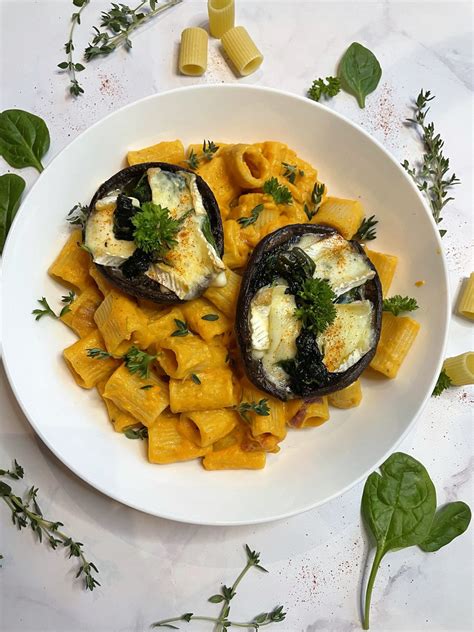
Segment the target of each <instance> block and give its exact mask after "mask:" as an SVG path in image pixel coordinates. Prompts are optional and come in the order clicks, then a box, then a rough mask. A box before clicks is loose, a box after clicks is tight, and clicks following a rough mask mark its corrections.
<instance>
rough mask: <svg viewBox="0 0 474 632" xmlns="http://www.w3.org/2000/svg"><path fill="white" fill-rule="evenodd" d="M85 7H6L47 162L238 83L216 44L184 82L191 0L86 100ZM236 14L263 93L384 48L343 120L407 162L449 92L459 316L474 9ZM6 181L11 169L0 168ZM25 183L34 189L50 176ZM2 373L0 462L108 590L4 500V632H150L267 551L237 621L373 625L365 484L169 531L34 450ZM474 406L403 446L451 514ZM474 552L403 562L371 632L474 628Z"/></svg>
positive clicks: (446, 109) (327, 7)
mask: <svg viewBox="0 0 474 632" xmlns="http://www.w3.org/2000/svg"><path fill="white" fill-rule="evenodd" d="M107 4H108V3H106V2H92V3H91V6H90V7H89V8H88V9H87V10H86V11H85V12H84V20H83V24H84V26H83V28H82V29H81V30H80V32H79V35H78V43H79V44H85V43H86V40H87V38H88V35H89V28H90V26H92V24H94V23H95V21H96V19H97V15H98V12H99V10H100V9H102V8H105V7H106V6H107ZM71 9H72V5H71V2H69V1H67V0H56V1H48V0H37V1H28V2H27V1H23V0H12V1H8V0H0V72H1V75H0V107H1V109H6V108H14V107H18V108H22V109H26V110H29V111H33V112H35V113H37V114H39V115H41V116H43V117H44V118H45V119H46V120H47V122H48V124H49V127H50V130H51V136H52V145H51V150H50V152H49V155H48V157H47V159H46V162H48V161H49V160H50V159H51V158H52V157H53V156H54V155H55V154H56V153H57V152H58V151H60V150H61V148H62V147H64V146H65V145H66V144H67V143H68V142H70V140H71V139H72V138H74V137H75V136H77V135H78V134H79V133H80V132H81V131H83V130H84V129H86V128H87V127H88V126H89V125H91V124H92V123H94V122H95V121H97V120H99V119H100V118H102V117H103V116H105V115H106V114H108V113H109V112H112V111H114V110H115V109H117V108H119V107H121V106H122V105H124V104H126V103H130V102H132V101H134V100H136V99H138V98H140V97H142V96H145V95H148V94H153V93H155V92H157V91H163V90H167V89H169V88H175V87H178V86H182V85H189V84H190V83H194V82H197V83H216V82H234V81H237V80H238V79H236V77H235V76H234V74H233V73H232V71H231V70H230V69H229V68H228V67H227V66H226V63H225V62H224V61H223V60H222V58H221V56H220V54H219V52H218V44H217V42H215V41H213V42H212V43H211V52H210V63H209V71H208V73H207V74H206V75H205V76H204V77H203V78H199V79H194V78H186V77H180V76H178V75H177V74H176V72H175V67H176V52H177V43H178V39H179V34H180V32H181V29H182V28H184V27H185V26H189V25H200V24H203V23H204V22H205V19H206V7H205V2H204V1H191V0H185V1H184V2H183V4H182V5H181V6H179V7H177V8H176V9H174V10H172V11H171V12H170V13H168V14H166V15H164V16H162V17H161V18H159V19H158V20H157V21H156V22H155V23H154V25H153V26H150V27H146V28H145V29H144V30H143V31H142V32H141V33H139V34H137V35H136V36H135V38H134V48H133V53H132V54H130V55H127V54H126V53H125V52H124V51H120V52H118V53H117V54H115V55H113V56H111V57H110V58H107V59H103V60H101V61H98V62H97V63H93V64H92V65H91V66H90V68H89V69H88V70H87V72H85V73H83V74H82V75H81V80H82V82H83V84H84V87H85V89H86V94H85V96H84V97H83V98H81V99H79V100H77V101H71V100H70V99H69V98H67V97H66V96H65V87H66V83H65V80H64V78H63V77H61V76H59V75H58V74H57V73H56V72H55V65H56V63H58V62H59V61H61V59H62V57H63V53H62V52H61V46H62V44H63V42H64V41H65V39H66V30H67V20H68V17H69V15H70V13H71ZM237 16H238V22H239V23H241V24H244V25H246V26H247V27H248V29H249V31H250V32H251V33H252V34H253V35H254V37H255V39H256V41H257V42H258V43H259V45H260V46H261V49H262V51H263V52H264V54H265V57H266V59H265V63H264V65H263V66H262V67H261V69H260V70H259V71H258V72H257V73H256V74H255V75H252V76H250V77H248V78H247V79H246V80H245V81H246V82H247V83H253V84H259V85H267V86H271V87H276V88H282V89H285V90H289V91H292V92H295V93H296V94H304V92H305V90H306V89H307V87H308V86H309V85H310V83H311V80H312V79H313V78H315V77H318V76H325V75H326V74H331V73H333V72H334V69H335V65H336V62H337V60H338V57H339V56H340V54H341V53H342V52H343V50H344V49H345V48H346V47H347V46H348V44H350V43H351V42H352V41H354V40H358V41H361V42H362V43H364V44H366V45H367V46H369V47H370V48H371V49H372V50H374V51H376V53H377V56H378V58H379V59H380V62H381V64H382V67H383V73H384V74H383V78H382V82H381V85H380V87H379V89H378V90H377V92H376V93H375V94H373V95H372V96H371V97H370V98H369V99H368V104H367V108H366V110H359V108H358V107H357V104H356V102H355V101H354V100H353V99H352V98H351V97H349V96H348V95H340V96H339V97H338V98H337V99H335V100H334V101H333V102H331V103H329V104H328V107H333V108H335V109H337V110H338V111H339V112H341V113H343V114H345V115H346V116H348V117H349V118H351V119H352V120H354V121H355V122H357V123H359V124H360V125H362V126H363V127H364V128H365V129H366V130H368V131H369V132H370V133H372V134H373V135H374V136H375V137H377V138H378V139H379V140H381V141H382V142H383V143H384V144H385V146H386V147H388V149H390V150H391V151H392V152H393V153H394V155H395V156H396V157H397V158H398V159H400V160H401V159H403V158H404V157H409V158H411V157H414V156H416V155H417V152H418V146H417V143H416V141H415V139H414V138H413V134H412V133H411V132H409V131H408V130H407V129H405V128H404V127H403V125H402V124H401V122H402V121H403V119H404V118H405V117H406V116H407V114H408V113H409V111H408V103H409V101H410V99H411V98H412V97H414V96H416V94H417V93H418V91H419V89H420V88H421V87H423V88H426V89H430V90H432V92H433V93H434V94H436V95H437V99H436V101H435V103H434V104H433V110H432V111H433V116H434V118H435V120H436V123H437V125H438V127H439V130H440V131H441V132H442V134H443V136H444V137H445V139H446V152H447V154H448V155H449V156H451V157H452V164H453V166H454V167H455V170H456V173H457V174H458V175H459V176H460V177H461V179H462V186H460V187H458V188H457V189H456V192H455V194H456V201H455V202H454V203H452V204H450V205H449V207H448V208H447V209H446V212H445V218H446V219H445V223H444V227H445V228H447V229H448V234H447V235H446V237H445V238H444V244H445V248H446V255H447V260H448V265H449V270H450V280H451V289H452V296H453V304H454V301H455V299H456V296H457V293H458V289H459V285H460V282H461V279H462V277H463V276H466V275H467V274H468V273H469V272H470V271H471V269H472V267H471V266H472V263H470V261H469V257H468V251H469V247H470V244H471V243H472V199H473V198H472V167H473V164H472V120H473V119H472V115H473V98H472V88H473V85H472V84H473V71H472V58H471V56H472V41H473V38H472V17H473V16H472V5H471V3H469V2H455V1H451V2H427V1H422V2H395V1H389V2H387V1H386V2H359V1H357V0H353V1H352V2H317V1H313V2H298V1H296V0H291V1H286V2H275V1H273V2H270V1H268V2H266V1H261V2H254V1H244V0H240V2H239V3H238V8H237ZM169 51H173V52H174V56H173V57H170V54H169ZM240 81H241V80H240ZM190 107H192V104H190ZM289 116H291V113H289ZM0 162H1V161H0ZM7 170H8V166H7V165H5V164H3V163H2V164H0V172H5V171H7ZM25 174H26V177H27V179H28V183H29V184H31V183H33V182H34V180H35V178H36V175H35V173H34V172H33V171H32V170H24V171H23V172H22V175H23V176H25ZM471 261H472V258H471ZM433 308H434V309H435V308H436V306H434V307H433ZM469 346H471V347H472V346H473V339H472V326H470V325H469V324H468V323H467V322H463V321H462V320H461V319H460V318H458V317H457V316H454V317H453V320H452V324H451V330H450V336H449V343H448V349H447V352H448V354H449V355H454V354H456V353H460V352H461V351H464V350H465V349H466V348H467V347H469ZM25 366H27V360H26V361H25ZM1 373H2V374H1V377H0V406H1V416H0V464H1V465H2V467H3V466H7V465H8V464H9V462H10V459H11V458H12V457H16V458H17V459H18V460H19V462H20V463H22V464H23V465H24V466H25V467H26V469H27V474H26V481H25V482H26V484H35V485H37V486H39V488H40V494H41V498H42V507H43V510H44V512H45V513H46V514H48V515H51V516H53V517H56V518H57V519H60V520H61V521H63V522H64V523H65V524H66V525H67V526H68V527H69V528H70V530H71V532H72V533H73V534H75V537H77V538H80V539H81V541H82V542H84V544H85V547H86V549H87V551H88V552H89V554H90V556H91V557H92V558H93V559H94V560H95V561H96V562H97V564H98V566H99V568H100V571H101V572H100V581H101V583H102V587H101V588H100V589H98V590H97V591H95V592H94V593H92V594H91V593H86V592H84V591H82V590H81V588H80V586H79V585H77V584H74V581H73V572H72V570H71V564H70V563H69V561H67V560H66V559H65V557H64V556H63V554H61V553H53V552H51V551H50V550H48V549H47V547H46V546H39V545H37V544H35V543H34V541H33V536H32V534H31V533H30V532H25V533H23V532H22V533H18V532H17V531H16V530H15V529H13V528H12V527H11V525H10V524H9V515H8V513H9V512H8V510H7V509H6V507H4V506H1V505H0V552H1V553H3V555H4V560H3V567H2V569H1V570H0V629H1V630H2V631H5V632H13V631H19V630H21V631H24V632H27V631H35V632H37V631H40V630H45V631H46V630H47V631H48V632H53V631H54V632H79V631H81V632H86V631H87V632H120V631H127V632H128V631H130V632H131V631H137V632H138V631H141V630H145V629H147V628H148V625H149V624H150V623H151V622H153V621H156V620H157V619H159V618H163V617H166V616H171V615H172V614H180V613H182V612H187V611H194V612H198V611H202V612H204V613H211V612H213V611H214V610H215V609H216V606H212V605H211V604H207V603H206V602H205V599H206V597H207V596H209V595H210V594H212V593H213V592H215V590H216V589H217V587H218V586H219V584H220V583H227V584H229V583H230V582H231V581H232V580H233V578H234V576H235V575H236V574H237V573H238V571H239V570H240V567H241V565H242V562H243V559H244V555H243V551H242V544H243V543H245V542H248V543H249V544H250V545H251V546H252V548H255V549H257V550H260V551H262V558H263V561H264V564H265V566H266V567H267V568H268V569H269V571H270V574H269V575H265V576H264V575H262V574H254V575H252V576H251V577H249V578H248V580H247V581H246V582H245V583H244V584H243V585H242V588H241V590H239V595H238V598H236V601H235V605H234V606H233V614H234V616H235V617H236V618H240V619H242V618H244V617H246V616H248V615H254V614H255V613H257V612H259V611H261V610H262V609H265V608H267V609H270V608H272V607H273V606H274V605H275V604H276V603H282V604H284V606H285V609H286V610H287V611H288V616H287V619H286V621H285V622H284V623H282V624H280V625H278V626H275V628H274V629H276V630H280V631H281V632H289V631H297V630H307V631H308V632H315V631H316V630H335V631H338V632H343V631H344V632H346V631H349V630H356V629H359V592H360V581H361V576H362V573H363V570H364V568H365V556H366V539H365V537H364V535H363V533H362V530H361V522H360V515H359V503H360V496H361V491H362V486H361V485H359V486H357V487H356V488H354V489H352V490H351V491H350V492H348V493H346V494H345V495H344V496H343V497H341V498H338V499H337V500H334V501H332V502H330V503H328V504H327V505H325V506H324V507H322V508H320V509H317V510H314V511H312V512H309V513H307V514H304V515H301V516H299V517H296V518H292V519H291V520H288V521H285V522H279V523H274V524H269V525H262V526H256V527H239V528H228V529H225V528H210V527H196V526H187V525H183V524H176V523H172V522H168V521H164V520H160V519H157V518H153V517H151V516H147V515H144V514H141V513H138V512H137V511H134V510H132V509H129V508H127V507H125V506H122V505H120V504H118V503H116V502H114V501H112V500H109V499H108V498H106V497H105V496H102V495H101V494H100V493H98V492H96V491H95V490H94V489H92V488H90V487H88V486H87V485H86V484H84V483H83V482H82V481H81V480H79V479H77V478H76V477H75V476H74V475H73V474H71V473H70V472H69V471H68V470H67V469H66V468H65V467H63V466H62V464H61V463H59V462H58V460H57V459H56V458H55V457H54V456H52V454H51V453H50V452H49V451H48V449H47V448H46V447H45V446H44V445H42V444H41V442H40V441H39V439H37V438H36V436H35V434H34V433H33V431H32V429H31V428H30V426H29V424H28V422H27V421H26V419H25V418H24V416H23V415H22V413H21V412H20V410H19V408H18V406H17V404H16V402H15V400H14V398H13V395H12V393H11V391H10V390H9V387H8V384H7V382H6V380H5V377H4V374H3V371H2V372H1ZM32 379H41V378H40V376H32ZM472 400H473V397H472V391H469V390H462V389H453V390H452V391H450V392H448V393H445V394H444V395H443V396H442V397H440V398H439V399H437V400H431V401H430V402H429V404H428V406H427V408H426V409H425V411H424V412H423V414H422V416H421V418H420V419H419V422H418V424H417V426H416V428H415V430H414V431H413V432H412V433H411V434H410V436H409V437H408V438H407V439H406V440H405V441H404V443H403V445H401V446H400V447H401V449H402V450H404V451H406V452H408V453H409V454H412V455H414V456H415V457H416V458H419V459H420V460H421V461H422V462H423V463H424V464H425V465H426V466H427V467H428V468H429V471H430V473H431V475H432V478H433V480H434V481H435V484H436V487H437V490H438V496H439V502H444V501H446V500H453V499H457V498H459V499H461V498H462V499H464V500H467V501H469V499H471V500H472V487H471V477H472V470H473V463H474V460H473V457H472V416H471V410H472V408H470V406H472ZM106 466H107V465H106V460H105V462H104V467H106ZM315 484H316V483H315ZM216 502H218V499H216ZM472 542H473V540H472V530H471V532H470V534H467V535H465V536H464V537H462V538H460V539H458V540H456V541H455V542H454V543H453V544H451V545H450V547H449V548H448V549H445V550H442V551H441V552H439V553H436V554H431V555H426V554H423V553H422V552H421V551H419V550H418V549H416V548H412V549H408V550H405V551H402V552H399V553H392V554H390V555H389V556H388V557H387V558H386V560H385V562H384V563H383V564H382V569H381V571H380V574H379V579H378V583H377V586H376V588H375V592H374V599H373V610H372V629H373V630H400V631H402V630H403V631H415V630H443V631H448V630H449V631H452V632H454V631H456V632H457V631H459V632H460V631H464V630H471V629H472V626H473V618H472V617H473V615H472V605H471V602H472V588H473V575H472V568H473V564H472V562H473V559H472ZM186 629H190V630H191V629H193V630H194V629H195V630H200V629H201V630H206V629H209V626H208V625H207V626H206V625H202V626H199V625H198V624H192V625H190V626H189V627H186ZM272 629H273V628H272Z"/></svg>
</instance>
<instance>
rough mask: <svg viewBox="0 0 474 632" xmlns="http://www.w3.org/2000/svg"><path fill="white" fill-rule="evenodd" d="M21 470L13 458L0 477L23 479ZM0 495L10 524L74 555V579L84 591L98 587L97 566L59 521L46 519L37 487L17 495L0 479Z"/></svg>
mask: <svg viewBox="0 0 474 632" xmlns="http://www.w3.org/2000/svg"><path fill="white" fill-rule="evenodd" d="M23 476H24V470H23V468H22V467H21V465H19V464H18V463H17V461H16V460H15V461H14V463H13V469H12V470H0V477H4V478H10V479H12V480H19V479H21V478H23ZM0 497H1V498H2V499H3V501H4V503H5V504H6V505H7V506H8V507H9V508H10V510H11V513H12V515H11V518H12V522H13V524H14V525H15V526H16V527H17V528H18V529H19V530H20V531H21V529H26V528H27V527H30V528H31V529H32V531H33V532H34V533H35V534H36V536H37V538H38V541H39V542H42V541H43V539H44V540H45V541H47V542H48V544H49V545H50V547H51V548H52V549H53V550H56V549H57V548H58V547H60V546H62V547H64V548H65V549H67V550H68V552H69V558H71V557H76V558H78V561H79V569H78V571H77V573H76V579H77V578H79V577H81V578H82V580H83V582H84V587H85V588H86V590H94V588H95V587H96V586H100V584H99V582H98V581H97V579H96V577H94V573H98V572H99V570H98V569H97V566H96V565H95V564H94V563H93V562H90V561H88V559H87V558H86V556H85V554H84V549H83V548H82V547H83V546H84V545H83V544H82V542H77V541H75V540H73V539H72V537H71V536H69V535H67V534H66V533H64V531H61V530H60V528H59V527H63V526H64V525H63V523H62V522H59V521H53V520H48V519H47V518H45V517H44V516H43V512H42V511H41V508H40V506H39V504H38V488H37V487H34V486H33V487H30V488H29V490H28V491H27V492H26V494H25V497H24V498H22V497H21V496H17V495H16V494H14V493H13V490H12V488H11V486H10V485H8V483H5V481H0Z"/></svg>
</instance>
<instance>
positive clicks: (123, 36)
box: [107, 0, 183, 49]
mask: <svg viewBox="0 0 474 632" xmlns="http://www.w3.org/2000/svg"><path fill="white" fill-rule="evenodd" d="M182 1H183V0H169V2H167V3H166V4H162V5H160V6H159V7H157V8H156V9H154V10H153V11H150V12H149V13H147V14H146V17H145V18H143V19H142V20H139V21H138V22H133V23H132V24H130V26H129V27H128V29H127V30H126V31H124V32H122V33H117V35H114V36H112V37H111V38H110V39H109V40H108V43H107V45H108V46H110V47H111V48H112V49H115V48H117V47H118V46H119V45H120V44H121V43H122V41H123V40H127V39H128V36H129V35H130V33H131V32H132V31H134V30H135V29H137V28H138V27H139V26H141V25H142V24H143V23H144V22H145V20H150V19H151V18H153V17H155V15H158V14H159V13H163V11H166V10H167V9H171V7H174V6H175V5H177V4H180V3H181V2H182ZM145 3H146V2H141V3H140V4H139V5H138V6H137V7H136V8H135V9H134V10H133V11H132V13H133V15H135V14H136V12H137V11H138V10H139V9H140V8H141V7H142V6H143V5H144V4H145Z"/></svg>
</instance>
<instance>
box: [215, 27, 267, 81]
mask: <svg viewBox="0 0 474 632" xmlns="http://www.w3.org/2000/svg"><path fill="white" fill-rule="evenodd" d="M222 45H223V47H224V50H225V52H226V53H227V55H228V56H229V58H230V60H231V61H232V63H233V64H234V66H235V68H236V69H237V72H238V73H239V74H241V75H242V76H243V77H245V76H246V75H250V74H252V72H255V71H256V70H257V68H259V67H260V66H261V64H262V62H263V55H262V53H261V52H260V51H259V50H258V48H257V47H256V45H255V43H254V41H253V40H252V38H251V37H250V35H249V34H248V32H247V30H246V29H245V28H244V27H243V26H235V27H234V28H233V29H230V30H229V31H227V32H226V33H224V35H223V36H222Z"/></svg>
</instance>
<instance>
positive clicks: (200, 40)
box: [178, 26, 209, 77]
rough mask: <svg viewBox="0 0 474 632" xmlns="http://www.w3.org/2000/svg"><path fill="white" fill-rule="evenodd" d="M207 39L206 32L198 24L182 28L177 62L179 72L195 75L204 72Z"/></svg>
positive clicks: (205, 67)
mask: <svg viewBox="0 0 474 632" xmlns="http://www.w3.org/2000/svg"><path fill="white" fill-rule="evenodd" d="M208 39H209V37H208V35H207V32H206V31H205V30H204V29H201V28H199V27H198V26H193V27H190V28H187V29H184V31H183V32H182V33H181V47H180V49H179V63H178V66H179V72H180V73H181V74H183V75H189V76H191V77H197V76H199V75H202V74H204V73H205V72H206V69H207V44H208Z"/></svg>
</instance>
